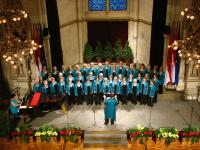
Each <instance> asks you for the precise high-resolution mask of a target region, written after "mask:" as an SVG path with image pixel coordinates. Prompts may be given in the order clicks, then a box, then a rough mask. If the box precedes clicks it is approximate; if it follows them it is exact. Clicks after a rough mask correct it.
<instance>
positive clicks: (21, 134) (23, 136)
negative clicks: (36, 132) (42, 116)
mask: <svg viewBox="0 0 200 150" xmlns="http://www.w3.org/2000/svg"><path fill="white" fill-rule="evenodd" d="M32 136H33V129H32V128H31V125H27V124H24V125H22V126H20V127H19V128H16V129H15V130H14V131H13V132H11V137H12V138H14V139H15V140H19V141H20V142H23V143H29V142H30V137H32Z"/></svg>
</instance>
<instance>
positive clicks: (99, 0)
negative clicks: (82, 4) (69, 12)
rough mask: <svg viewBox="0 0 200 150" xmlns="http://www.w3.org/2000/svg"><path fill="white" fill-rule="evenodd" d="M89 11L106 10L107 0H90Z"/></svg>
mask: <svg viewBox="0 0 200 150" xmlns="http://www.w3.org/2000/svg"><path fill="white" fill-rule="evenodd" d="M88 10H89V11H105V10H106V0H88Z"/></svg>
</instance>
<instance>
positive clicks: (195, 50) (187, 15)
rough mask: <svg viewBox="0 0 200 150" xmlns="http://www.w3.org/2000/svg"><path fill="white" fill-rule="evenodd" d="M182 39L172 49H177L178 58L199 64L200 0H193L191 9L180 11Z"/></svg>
mask: <svg viewBox="0 0 200 150" xmlns="http://www.w3.org/2000/svg"><path fill="white" fill-rule="evenodd" d="M181 16H182V27H183V30H182V31H183V37H184V38H183V39H182V40H178V41H174V43H173V44H172V48H173V49H174V50H177V49H179V51H178V53H179V57H182V58H185V59H186V60H188V61H193V62H194V64H195V65H196V67H199V64H200V0H193V2H192V8H185V9H184V10H183V11H181Z"/></svg>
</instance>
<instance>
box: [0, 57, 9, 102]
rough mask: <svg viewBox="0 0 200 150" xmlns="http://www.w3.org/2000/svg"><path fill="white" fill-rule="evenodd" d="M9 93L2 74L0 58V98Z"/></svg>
mask: <svg viewBox="0 0 200 150" xmlns="http://www.w3.org/2000/svg"><path fill="white" fill-rule="evenodd" d="M9 95H10V92H9V87H8V83H7V82H6V80H5V78H4V75H3V68H2V65H1V60H0V99H1V98H8V97H9Z"/></svg>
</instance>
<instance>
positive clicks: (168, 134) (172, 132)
mask: <svg viewBox="0 0 200 150" xmlns="http://www.w3.org/2000/svg"><path fill="white" fill-rule="evenodd" d="M154 133H155V136H156V138H159V140H161V139H164V140H165V144H166V145H169V144H170V143H172V142H173V141H175V140H176V139H178V138H179V132H178V130H177V129H176V128H160V129H158V130H156V131H155V132H154Z"/></svg>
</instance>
